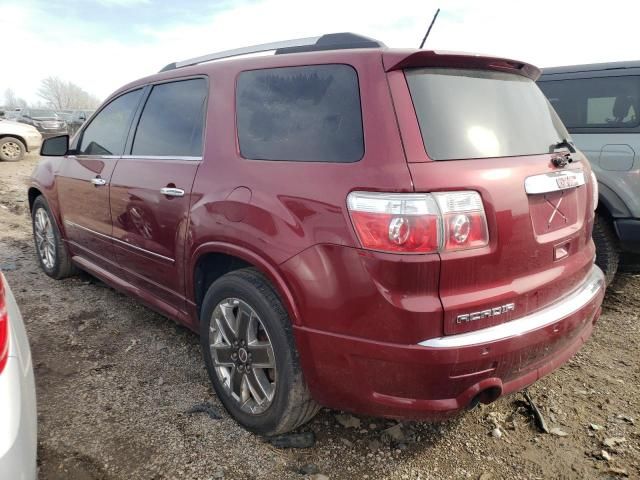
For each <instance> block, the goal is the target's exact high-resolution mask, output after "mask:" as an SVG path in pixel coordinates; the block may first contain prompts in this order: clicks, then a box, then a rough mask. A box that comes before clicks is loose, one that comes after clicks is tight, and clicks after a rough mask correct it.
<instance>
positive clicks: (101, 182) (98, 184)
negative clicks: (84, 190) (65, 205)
mask: <svg viewBox="0 0 640 480" xmlns="http://www.w3.org/2000/svg"><path fill="white" fill-rule="evenodd" d="M91 183H93V184H94V185H95V186H96V187H102V186H103V185H106V184H107V181H106V180H105V179H104V178H100V177H95V178H92V179H91Z"/></svg>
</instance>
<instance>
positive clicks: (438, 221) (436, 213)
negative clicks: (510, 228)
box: [347, 192, 489, 253]
mask: <svg viewBox="0 0 640 480" xmlns="http://www.w3.org/2000/svg"><path fill="white" fill-rule="evenodd" d="M347 205H348V207H349V213H350V214H351V220H352V221H353V225H354V227H355V230H356V233H357V234H358V239H359V240H360V243H361V244H362V246H363V247H364V248H368V249H371V250H380V251H385V252H398V253H429V252H437V251H443V250H445V251H446V250H466V249H470V248H478V247H483V246H485V245H487V244H488V243H489V234H488V230H487V219H486V216H485V213H484V208H483V206H482V199H481V198H480V195H479V194H478V193H477V192H438V193H434V194H428V193H412V194H404V193H374V192H351V193H350V194H349V196H348V197H347Z"/></svg>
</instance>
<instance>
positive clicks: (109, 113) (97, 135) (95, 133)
mask: <svg viewBox="0 0 640 480" xmlns="http://www.w3.org/2000/svg"><path fill="white" fill-rule="evenodd" d="M141 94H142V89H138V90H134V91H132V92H129V93H125V94H124V95H121V96H119V97H118V98H116V99H115V100H113V101H112V102H111V103H109V104H108V105H107V106H106V107H104V108H103V109H102V110H101V111H100V112H99V113H98V115H96V116H95V118H94V119H93V120H92V121H91V123H90V124H89V125H88V126H87V128H85V129H84V132H83V133H82V140H81V141H80V146H79V148H78V154H80V155H122V152H123V151H124V144H125V142H126V140H127V133H128V132H129V127H130V125H131V120H132V119H133V114H134V112H135V110H136V108H137V107H138V102H139V101H140V95H141Z"/></svg>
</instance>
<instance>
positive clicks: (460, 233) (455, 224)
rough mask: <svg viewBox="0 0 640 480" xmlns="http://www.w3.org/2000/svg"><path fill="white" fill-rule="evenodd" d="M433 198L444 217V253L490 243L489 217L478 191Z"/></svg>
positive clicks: (445, 194) (444, 194)
mask: <svg viewBox="0 0 640 480" xmlns="http://www.w3.org/2000/svg"><path fill="white" fill-rule="evenodd" d="M433 195H434V197H435V198H436V201H437V202H438V206H439V207H440V212H441V214H442V222H443V230H444V235H443V237H444V250H468V249H470V248H479V247H484V246H485V245H487V244H488V243H489V231H488V229H487V218H486V216H485V213H484V207H483V206H482V199H481V198H480V195H479V194H478V192H444V193H434V194H433Z"/></svg>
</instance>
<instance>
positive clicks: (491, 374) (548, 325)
mask: <svg viewBox="0 0 640 480" xmlns="http://www.w3.org/2000/svg"><path fill="white" fill-rule="evenodd" d="M603 296H604V277H603V274H602V272H601V271H600V269H599V268H598V267H596V266H594V267H593V269H592V270H591V271H590V273H589V275H588V276H587V278H586V279H585V281H584V282H583V283H582V284H581V286H580V287H579V288H578V289H577V290H575V291H574V292H573V293H572V294H570V295H568V296H566V297H565V298H563V299H562V300H560V301H558V302H556V303H555V304H553V305H552V306H550V307H547V308H545V309H543V310H541V311H539V312H536V313H534V314H531V315H529V316H527V317H525V318H521V319H517V320H513V321H511V322H507V323H505V324H502V325H499V326H495V327H490V328H486V329H482V330H477V331H475V332H469V333H465V334H459V335H449V336H444V337H439V338H432V339H428V340H425V341H423V342H420V343H419V344H417V345H399V344H390V343H383V342H376V341H371V340H366V339H362V338H355V337H349V336H343V335H338V334H334V333H328V332H322V331H318V330H311V329H307V328H304V327H296V329H295V330H296V336H297V339H298V342H299V346H300V348H301V349H302V351H304V352H305V353H304V354H303V355H302V356H303V357H305V362H304V363H305V364H306V365H305V375H307V380H308V383H309V387H310V389H311V391H312V393H313V394H314V396H315V397H316V399H317V400H318V401H319V402H321V403H323V404H325V405H327V406H330V407H333V408H339V409H344V410H352V411H356V412H359V413H362V414H369V415H375V416H382V417H394V418H408V419H435V418H441V417H446V416H450V415H452V414H455V413H456V412H458V411H460V410H462V409H464V408H466V407H468V406H469V405H470V404H471V403H472V402H473V401H474V400H480V401H490V400H493V399H495V398H496V397H497V396H499V395H504V394H507V393H510V392H513V391H517V390H519V389H521V388H523V387H525V386H527V385H529V384H531V383H533V382H535V381H536V380H537V379H539V378H540V377H542V376H544V375H546V374H547V373H549V372H551V371H553V370H554V369H556V368H557V367H559V366H560V365H562V364H563V363H565V362H566V361H567V360H568V359H569V358H570V357H571V356H572V355H573V354H574V353H575V352H576V351H577V350H578V349H579V348H580V346H581V345H582V344H583V343H584V342H585V341H586V340H587V339H588V338H589V336H590V335H591V333H592V331H593V326H594V324H595V322H596V320H597V319H598V317H599V315H600V306H601V303H602V299H603ZM310 365H311V366H310ZM308 366H310V367H309V368H307V367H308ZM308 370H311V371H310V372H309V373H307V371H308Z"/></svg>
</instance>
